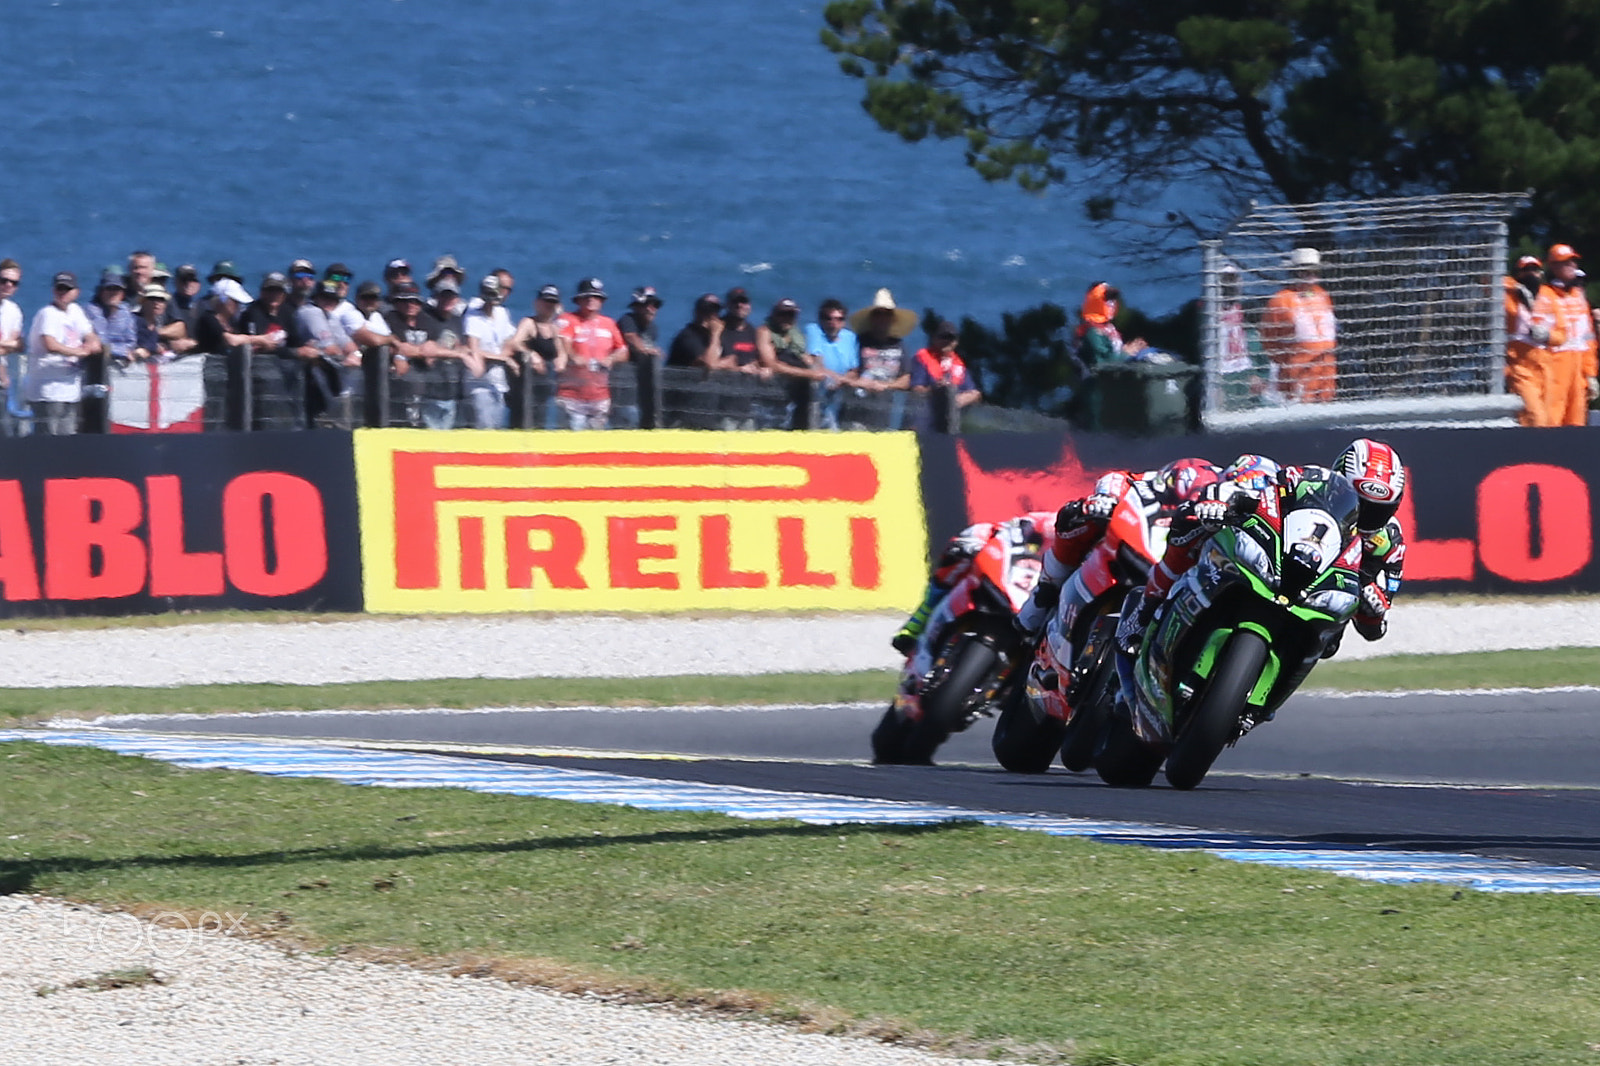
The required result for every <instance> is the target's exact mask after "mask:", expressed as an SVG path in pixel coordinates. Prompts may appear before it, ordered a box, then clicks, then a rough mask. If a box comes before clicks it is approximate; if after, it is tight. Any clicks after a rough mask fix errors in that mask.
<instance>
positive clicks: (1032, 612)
mask: <svg viewBox="0 0 1600 1066" xmlns="http://www.w3.org/2000/svg"><path fill="white" fill-rule="evenodd" d="M1060 602H1061V586H1060V585H1058V584H1056V583H1055V582H1053V581H1048V580H1044V581H1040V582H1039V583H1038V584H1037V585H1035V586H1033V591H1032V592H1030V593H1028V599H1027V602H1026V603H1024V604H1023V605H1022V609H1021V610H1019V611H1018V612H1017V617H1016V623H1017V631H1018V632H1020V633H1021V634H1022V635H1023V637H1025V638H1026V639H1027V641H1028V643H1030V644H1031V643H1033V642H1034V641H1036V640H1038V639H1039V635H1040V634H1041V633H1043V632H1044V626H1045V623H1046V622H1048V621H1050V612H1051V611H1054V610H1055V609H1056V605H1057V604H1058V603H1060Z"/></svg>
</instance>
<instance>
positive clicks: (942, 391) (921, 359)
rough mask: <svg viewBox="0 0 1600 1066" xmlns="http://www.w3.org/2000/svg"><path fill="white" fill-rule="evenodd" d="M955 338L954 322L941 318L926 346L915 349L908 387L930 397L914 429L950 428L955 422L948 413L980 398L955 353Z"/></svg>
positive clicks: (940, 429)
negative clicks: (915, 354)
mask: <svg viewBox="0 0 1600 1066" xmlns="http://www.w3.org/2000/svg"><path fill="white" fill-rule="evenodd" d="M959 339H960V333H959V332H958V331H957V330H956V326H955V323H954V322H949V321H941V322H940V323H939V324H938V325H937V326H935V327H934V329H933V333H932V335H931V336H930V337H929V338H928V340H929V344H928V347H926V348H923V349H921V350H920V351H918V352H917V358H916V361H915V362H914V363H912V364H911V390H912V391H913V392H919V393H923V394H926V395H928V396H929V399H930V401H931V402H930V403H929V404H928V405H927V407H925V408H924V409H923V410H924V412H925V414H924V416H923V419H922V424H921V425H919V426H918V427H917V428H918V429H931V430H933V431H934V432H937V433H950V432H953V431H954V429H955V428H956V426H957V425H958V424H959V423H958V422H957V420H956V419H954V418H952V417H951V416H952V414H953V413H954V412H955V411H959V410H961V409H962V408H964V407H971V406H972V405H973V404H975V403H977V402H979V401H980V400H982V399H983V394H982V393H981V392H979V391H978V386H977V385H976V384H975V383H974V382H973V380H972V374H971V373H970V372H969V371H968V370H967V364H966V363H965V362H963V361H962V359H961V356H959V355H957V354H956V343H957V341H958V340H959Z"/></svg>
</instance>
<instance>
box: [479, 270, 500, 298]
mask: <svg viewBox="0 0 1600 1066" xmlns="http://www.w3.org/2000/svg"><path fill="white" fill-rule="evenodd" d="M478 291H479V292H481V293H483V295H485V296H499V295H500V275H498V274H485V275H484V276H483V280H482V281H480V282H478Z"/></svg>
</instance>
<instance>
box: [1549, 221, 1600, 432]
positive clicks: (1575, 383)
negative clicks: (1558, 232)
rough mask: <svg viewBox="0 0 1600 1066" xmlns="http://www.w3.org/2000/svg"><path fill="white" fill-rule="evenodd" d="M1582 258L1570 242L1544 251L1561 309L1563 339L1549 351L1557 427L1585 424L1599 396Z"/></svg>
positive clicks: (1551, 423)
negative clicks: (1590, 403)
mask: <svg viewBox="0 0 1600 1066" xmlns="http://www.w3.org/2000/svg"><path fill="white" fill-rule="evenodd" d="M1581 258H1582V257H1581V256H1579V255H1578V253H1577V252H1575V251H1573V249H1572V246H1571V245H1570V244H1557V245H1553V246H1552V247H1551V248H1550V251H1549V252H1547V253H1546V254H1545V257H1544V261H1545V265H1546V267H1547V268H1548V270H1549V271H1550V287H1551V288H1552V289H1554V290H1555V297H1556V306H1557V308H1558V309H1559V315H1560V320H1561V332H1562V338H1561V340H1560V341H1556V340H1552V341H1551V342H1550V352H1551V354H1552V355H1553V356H1555V362H1556V372H1555V373H1556V381H1555V388H1556V391H1555V394H1554V395H1553V396H1547V397H1546V401H1545V402H1546V403H1547V404H1548V405H1549V407H1550V415H1551V417H1552V418H1553V419H1555V420H1554V421H1552V422H1550V423H1549V424H1550V425H1554V426H1582V425H1586V424H1587V423H1588V420H1589V410H1588V408H1589V401H1590V400H1593V399H1595V398H1596V397H1600V380H1597V378H1596V373H1597V371H1600V367H1597V365H1596V364H1597V361H1596V354H1595V353H1596V349H1595V335H1594V319H1593V317H1591V315H1590V312H1589V300H1588V298H1587V297H1586V296H1584V293H1583V271H1582V270H1581V269H1580V268H1579V266H1578V261H1579V259H1581Z"/></svg>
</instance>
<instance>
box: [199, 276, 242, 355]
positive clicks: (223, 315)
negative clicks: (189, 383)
mask: <svg viewBox="0 0 1600 1066" xmlns="http://www.w3.org/2000/svg"><path fill="white" fill-rule="evenodd" d="M251 302H252V301H251V299H250V294H249V293H248V292H246V291H245V287H244V286H243V285H242V284H240V283H239V281H238V279H237V278H235V277H232V276H230V275H217V276H216V277H215V278H214V279H213V280H212V282H211V295H210V296H208V297H206V299H205V300H204V301H203V302H202V303H201V305H200V310H199V311H198V312H196V314H195V319H194V339H195V342H196V345H197V347H198V348H199V350H200V351H202V352H209V353H211V354H214V355H220V354H222V353H224V352H226V351H227V350H228V349H229V348H235V347H238V346H239V345H241V344H248V343H249V342H250V338H249V337H248V336H246V335H245V334H244V332H243V331H242V330H241V329H240V328H239V314H240V312H242V311H243V310H244V309H245V308H246V307H248V306H249V305H250V303H251Z"/></svg>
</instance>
